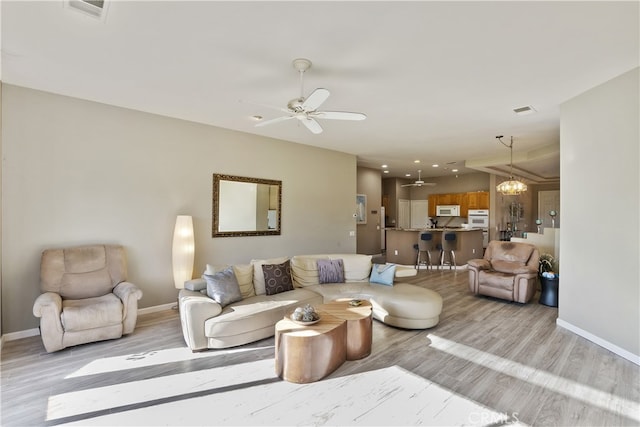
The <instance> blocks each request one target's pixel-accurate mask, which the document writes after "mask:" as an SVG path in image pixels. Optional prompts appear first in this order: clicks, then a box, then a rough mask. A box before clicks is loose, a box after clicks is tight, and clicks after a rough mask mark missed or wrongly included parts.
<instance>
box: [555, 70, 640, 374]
mask: <svg viewBox="0 0 640 427" xmlns="http://www.w3.org/2000/svg"><path fill="white" fill-rule="evenodd" d="M639 80H640V72H639V69H638V68H636V69H634V70H632V71H630V72H628V73H625V74H623V75H622V76H620V77H618V78H615V79H613V80H611V81H609V82H607V83H604V84H602V85H600V86H598V87H595V88H593V89H591V90H589V91H587V92H585V93H583V94H582V95H579V96H577V97H575V98H573V99H571V100H569V101H567V102H565V103H564V104H562V106H561V108H560V117H561V122H560V123H561V125H560V150H561V151H560V155H561V156H560V158H561V163H560V167H561V169H560V172H561V176H562V181H561V186H560V187H561V196H560V197H561V200H560V204H561V206H562V226H561V227H560V259H561V260H562V266H561V270H562V274H561V276H560V288H559V289H560V295H559V320H558V323H559V324H561V325H562V326H565V327H568V328H569V329H573V330H574V331H577V332H578V333H580V334H581V335H583V336H585V337H587V338H589V339H592V340H594V341H596V342H600V343H601V344H604V345H605V346H607V345H609V344H612V345H613V346H617V347H618V348H619V349H622V350H623V351H626V352H628V354H629V355H635V361H636V363H640V263H639V261H640V237H639V234H640V209H639V207H640V197H639V194H640V174H639V172H638V171H639V164H640V155H639V154H640V150H639V148H638V147H639V145H640V132H639V128H640V119H639V117H640V110H639V105H640V97H639V94H638V92H639V87H638V86H639V85H638V82H639ZM611 207H615V209H616V212H617V213H616V218H617V220H618V223H617V224H615V225H614V226H609V225H607V224H603V219H606V218H610V215H611V213H610V209H611ZM633 358H634V357H633V356H632V357H631V359H632V360H633Z"/></svg>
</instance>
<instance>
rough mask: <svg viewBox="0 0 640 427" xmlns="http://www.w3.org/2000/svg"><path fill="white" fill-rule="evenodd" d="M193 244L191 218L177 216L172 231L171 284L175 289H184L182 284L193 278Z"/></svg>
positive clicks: (188, 216)
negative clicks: (172, 283)
mask: <svg viewBox="0 0 640 427" xmlns="http://www.w3.org/2000/svg"><path fill="white" fill-rule="evenodd" d="M194 254H195V243H194V238H193V218H192V217H191V216H190V215H178V217H177V218H176V226H175V228H174V230H173V249H172V251H171V255H172V259H173V282H174V285H175V287H176V288H177V289H182V288H184V282H186V281H187V280H191V279H192V278H193V258H194Z"/></svg>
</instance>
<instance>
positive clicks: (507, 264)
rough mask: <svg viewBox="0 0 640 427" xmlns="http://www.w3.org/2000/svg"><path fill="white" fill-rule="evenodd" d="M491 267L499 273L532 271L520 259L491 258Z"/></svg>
mask: <svg viewBox="0 0 640 427" xmlns="http://www.w3.org/2000/svg"><path fill="white" fill-rule="evenodd" d="M491 267H492V268H493V269H494V270H495V271H499V272H501V273H511V274H525V273H531V272H532V271H531V269H530V268H529V267H527V265H526V264H524V263H523V262H520V261H502V260H493V261H491ZM534 272H535V270H534Z"/></svg>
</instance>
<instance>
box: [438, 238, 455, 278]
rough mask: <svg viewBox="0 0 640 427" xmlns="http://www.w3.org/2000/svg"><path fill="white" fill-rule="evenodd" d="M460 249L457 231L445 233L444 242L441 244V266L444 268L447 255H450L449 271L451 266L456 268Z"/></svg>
mask: <svg viewBox="0 0 640 427" xmlns="http://www.w3.org/2000/svg"><path fill="white" fill-rule="evenodd" d="M457 249H458V237H457V233H456V232H455V231H451V230H448V231H443V232H442V242H441V243H440V265H442V266H444V265H445V263H444V259H445V255H446V254H448V255H449V270H451V266H454V267H457V266H456V253H455V251H456V250H457Z"/></svg>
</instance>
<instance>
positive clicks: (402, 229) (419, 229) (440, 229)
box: [385, 227, 482, 232]
mask: <svg viewBox="0 0 640 427" xmlns="http://www.w3.org/2000/svg"><path fill="white" fill-rule="evenodd" d="M385 230H395V231H456V232H457V231H463V232H464V231H482V229H481V228H462V227H460V228H456V227H445V228H386V229H385Z"/></svg>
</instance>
